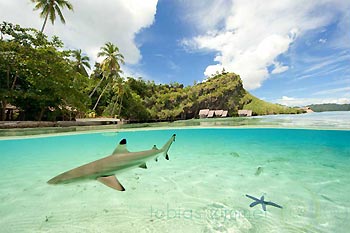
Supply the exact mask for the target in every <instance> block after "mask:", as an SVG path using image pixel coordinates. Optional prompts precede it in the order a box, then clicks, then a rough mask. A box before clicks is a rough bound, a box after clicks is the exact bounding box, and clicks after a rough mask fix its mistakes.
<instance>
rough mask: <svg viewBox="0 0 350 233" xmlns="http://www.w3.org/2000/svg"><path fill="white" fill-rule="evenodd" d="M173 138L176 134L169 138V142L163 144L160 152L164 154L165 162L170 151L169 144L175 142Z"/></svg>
mask: <svg viewBox="0 0 350 233" xmlns="http://www.w3.org/2000/svg"><path fill="white" fill-rule="evenodd" d="M175 137H176V134H173V136H171V138H170V139H169V141H167V143H165V144H164V146H163V147H162V149H161V151H163V153H164V157H165V159H166V160H169V155H168V151H169V149H170V146H171V144H172V143H173V142H174V141H175Z"/></svg>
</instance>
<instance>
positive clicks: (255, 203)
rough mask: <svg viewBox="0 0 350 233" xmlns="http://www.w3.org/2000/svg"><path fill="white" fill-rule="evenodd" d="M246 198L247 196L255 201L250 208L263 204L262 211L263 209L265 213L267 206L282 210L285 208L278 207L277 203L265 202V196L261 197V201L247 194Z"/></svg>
mask: <svg viewBox="0 0 350 233" xmlns="http://www.w3.org/2000/svg"><path fill="white" fill-rule="evenodd" d="M245 196H246V197H249V198H250V199H253V200H254V202H252V203H251V204H250V205H249V206H250V207H254V206H256V205H258V204H261V206H262V209H263V210H264V211H266V206H267V205H270V206H274V207H277V208H281V209H282V208H283V207H282V206H280V205H277V204H276V203H273V202H271V201H265V200H264V195H262V196H261V197H260V199H258V198H256V197H252V196H250V195H248V194H246V195H245Z"/></svg>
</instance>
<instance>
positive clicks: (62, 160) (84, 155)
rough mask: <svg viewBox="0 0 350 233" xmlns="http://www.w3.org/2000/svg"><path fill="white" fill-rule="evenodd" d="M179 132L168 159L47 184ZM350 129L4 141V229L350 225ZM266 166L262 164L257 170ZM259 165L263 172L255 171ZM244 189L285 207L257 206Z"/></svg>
mask: <svg viewBox="0 0 350 233" xmlns="http://www.w3.org/2000/svg"><path fill="white" fill-rule="evenodd" d="M174 133H176V134H177V138H176V141H175V143H174V144H173V145H172V147H171V150H170V151H169V156H170V160H169V161H166V160H165V159H164V158H161V159H160V160H159V161H158V162H155V161H151V162H149V163H148V164H147V166H148V169H139V168H137V169H133V170H130V171H127V172H125V173H122V174H120V175H118V179H119V180H120V182H121V183H122V184H123V185H124V187H125V188H126V191H125V192H118V191H115V190H113V189H110V188H108V187H106V186H104V185H102V184H100V183H99V182H96V181H87V182H81V183H71V184H66V185H55V186H53V185H48V184H46V181H47V180H49V179H50V178H52V177H53V176H56V175H57V174H59V173H61V172H64V171H66V170H69V169H71V168H74V167H77V166H79V165H82V164H84V163H87V162H90V161H93V160H96V159H99V158H101V157H104V156H107V155H109V154H110V153H111V152H112V151H113V150H114V148H115V146H116V144H117V143H118V142H119V141H120V140H121V139H122V138H126V139H127V140H128V149H129V150H130V151H138V150H147V149H150V148H151V147H152V146H153V145H154V144H157V145H158V147H160V146H161V145H163V144H164V143H165V142H166V141H167V140H168V139H169V138H170V136H171V135H172V134H174ZM349 142H350V131H348V130H302V129H273V128H260V129H259V128H256V129H254V128H253V129H241V128H240V129H237V128H225V129H224V128H215V129H214V128H213V129H200V128H196V129H186V128H184V129H171V130H149V131H147V130H145V131H127V132H102V133H91V134H75V135H65V136H50V137H41V138H25V139H9V140H0V157H1V160H0V166H1V170H0V177H1V180H0V190H1V192H0V216H1V218H0V229H1V232H136V231H138V232H348V229H349V228H350V221H349V220H350V213H349V208H350V203H349V201H350V198H349V193H350V182H349V180H350V179H349V178H350V175H349V173H348V171H349V167H350V145H349ZM259 167H260V168H259ZM258 168H259V171H257V170H258ZM245 194H250V195H252V196H256V197H260V196H261V195H265V200H268V201H273V202H275V203H277V204H279V205H282V206H283V209H278V208H274V207H271V206H268V207H267V211H266V212H264V211H262V209H261V206H255V207H254V208H250V207H249V204H250V203H251V200H250V199H248V198H247V197H245Z"/></svg>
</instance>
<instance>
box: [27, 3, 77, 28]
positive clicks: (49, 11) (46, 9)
mask: <svg viewBox="0 0 350 233" xmlns="http://www.w3.org/2000/svg"><path fill="white" fill-rule="evenodd" d="M31 1H32V2H34V3H35V4H36V5H35V7H34V10H39V9H40V10H41V12H40V17H41V18H44V19H45V20H44V24H43V26H42V28H41V32H43V31H44V28H45V25H46V22H47V19H48V18H50V21H51V23H52V24H54V22H55V20H56V14H57V15H58V16H59V18H60V20H61V22H62V23H63V24H65V23H66V20H65V19H64V17H63V14H62V12H61V8H64V7H67V8H68V10H71V11H73V5H72V4H71V3H70V2H68V1H67V0H31Z"/></svg>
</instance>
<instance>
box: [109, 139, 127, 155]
mask: <svg viewBox="0 0 350 233" xmlns="http://www.w3.org/2000/svg"><path fill="white" fill-rule="evenodd" d="M124 153H129V151H128V149H127V148H126V139H125V138H124V139H122V140H121V141H120V142H119V144H118V146H117V147H116V148H115V150H114V151H113V154H124Z"/></svg>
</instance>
